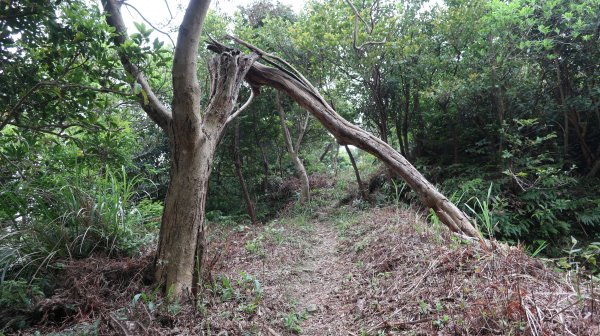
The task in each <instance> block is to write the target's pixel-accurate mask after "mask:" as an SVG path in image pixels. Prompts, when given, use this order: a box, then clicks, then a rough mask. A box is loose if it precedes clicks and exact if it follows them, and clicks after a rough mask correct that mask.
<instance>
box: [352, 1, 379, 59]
mask: <svg viewBox="0 0 600 336" xmlns="http://www.w3.org/2000/svg"><path fill="white" fill-rule="evenodd" d="M346 3H348V5H350V7H351V8H352V11H353V12H354V30H353V32H352V47H353V48H354V50H356V51H357V52H360V51H362V50H363V49H364V48H365V47H367V46H370V45H380V44H384V43H385V42H386V38H385V37H384V38H383V41H368V42H365V43H363V44H361V45H360V46H357V45H356V44H357V40H358V21H359V20H360V21H362V22H363V23H364V24H365V27H366V28H367V34H369V35H371V34H372V33H373V27H374V24H373V21H372V20H371V24H370V25H369V24H368V23H367V21H365V19H364V18H363V17H362V16H361V15H360V13H359V12H358V9H356V7H354V4H353V3H352V1H350V0H346Z"/></svg>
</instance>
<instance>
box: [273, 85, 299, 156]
mask: <svg viewBox="0 0 600 336" xmlns="http://www.w3.org/2000/svg"><path fill="white" fill-rule="evenodd" d="M275 101H276V103H277V114H279V121H280V122H281V128H282V129H283V140H284V141H285V145H286V147H287V149H288V151H289V152H290V154H291V153H295V154H296V155H297V154H298V152H296V151H295V150H294V144H293V143H292V137H291V136H290V130H289V129H288V127H287V125H286V124H285V112H284V111H283V105H282V104H281V98H280V93H279V91H275Z"/></svg>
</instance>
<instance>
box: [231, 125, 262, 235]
mask: <svg viewBox="0 0 600 336" xmlns="http://www.w3.org/2000/svg"><path fill="white" fill-rule="evenodd" d="M233 163H234V165H235V173H236V175H237V177H238V180H239V181H240V186H241V187H242V195H243V196H244V202H245V203H246V211H247V212H248V216H249V217H250V220H251V221H252V224H254V225H256V223H257V221H256V211H254V204H252V199H251V198H250V193H249V192H248V185H246V180H245V179H244V174H242V155H241V154H240V122H239V120H236V122H235V130H234V135H233Z"/></svg>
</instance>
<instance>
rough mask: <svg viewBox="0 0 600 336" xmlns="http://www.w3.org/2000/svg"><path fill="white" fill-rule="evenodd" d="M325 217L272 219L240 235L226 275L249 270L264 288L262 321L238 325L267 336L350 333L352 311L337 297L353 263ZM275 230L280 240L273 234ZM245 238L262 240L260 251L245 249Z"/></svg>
mask: <svg viewBox="0 0 600 336" xmlns="http://www.w3.org/2000/svg"><path fill="white" fill-rule="evenodd" d="M326 217H327V216H326V215H325V216H316V217H315V218H312V219H311V220H308V221H307V222H305V223H304V224H300V225H298V224H287V225H285V224H283V223H271V224H270V225H269V226H268V227H265V228H263V229H261V230H260V231H259V232H258V233H255V234H254V235H253V236H245V237H243V238H242V237H240V241H239V244H237V247H236V248H235V251H236V252H234V254H235V255H236V257H235V258H233V259H234V260H235V262H233V263H231V264H229V265H227V267H226V268H228V270H226V273H228V274H229V276H230V277H231V278H235V277H236V276H237V275H238V274H240V272H242V271H243V272H246V273H249V274H253V275H255V276H256V277H257V278H258V279H259V280H260V282H261V284H262V286H263V297H262V299H261V304H260V308H259V309H260V312H259V315H260V318H259V320H260V321H261V322H259V321H254V323H251V324H250V325H246V326H240V328H241V329H247V328H250V327H251V326H252V325H254V326H256V325H257V324H258V325H261V326H260V327H259V329H261V330H262V331H263V334H264V335H270V336H279V335H298V334H299V335H307V336H308V335H315V336H316V335H319V336H322V335H342V334H343V335H351V333H350V332H349V329H350V328H351V327H352V325H353V322H354V320H353V316H352V311H353V310H352V307H346V306H344V305H345V303H346V302H347V300H344V299H343V298H342V297H340V295H341V293H342V292H343V291H342V289H343V288H344V283H345V282H346V283H347V281H348V280H347V279H346V278H347V277H348V274H349V273H350V272H351V271H352V263H351V262H350V261H349V260H348V259H347V258H344V255H343V254H341V253H340V252H339V247H340V245H339V244H340V241H339V240H338V229H337V228H336V227H335V225H334V224H333V223H332V222H331V221H330V220H328V218H326ZM277 230H281V231H282V234H283V235H285V238H284V239H280V240H279V241H277V239H276V238H275V237H274V236H273V232H278V231H277ZM249 241H250V242H252V241H261V242H262V243H261V244H262V245H263V247H262V248H263V250H262V251H261V252H259V253H257V252H256V251H248V248H247V246H248V242H249ZM242 242H244V244H245V245H246V248H244V245H242V244H241V243H242ZM286 319H287V320H288V322H287V323H286Z"/></svg>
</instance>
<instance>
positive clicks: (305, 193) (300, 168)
mask: <svg viewBox="0 0 600 336" xmlns="http://www.w3.org/2000/svg"><path fill="white" fill-rule="evenodd" d="M275 100H276V102H277V113H278V114H279V121H280V122H281V129H282V131H283V139H284V141H285V146H286V148H287V151H288V154H289V155H290V157H291V159H292V162H293V163H294V167H296V172H297V173H298V178H299V179H300V184H301V188H302V191H301V197H300V202H302V203H304V202H306V201H310V184H309V180H308V174H307V173H306V169H305V168H304V164H303V163H302V160H300V157H299V156H298V151H299V149H300V145H301V142H302V137H303V136H304V132H305V131H306V127H307V124H308V118H307V119H306V120H305V123H304V124H303V125H302V126H300V130H299V134H298V140H297V141H296V144H295V146H294V143H293V142H292V136H291V135H290V131H289V129H288V127H287V125H286V122H285V112H284V111H283V105H282V104H281V98H280V97H279V92H276V93H275ZM294 147H295V148H294Z"/></svg>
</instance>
